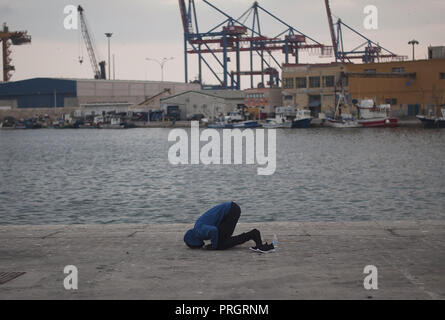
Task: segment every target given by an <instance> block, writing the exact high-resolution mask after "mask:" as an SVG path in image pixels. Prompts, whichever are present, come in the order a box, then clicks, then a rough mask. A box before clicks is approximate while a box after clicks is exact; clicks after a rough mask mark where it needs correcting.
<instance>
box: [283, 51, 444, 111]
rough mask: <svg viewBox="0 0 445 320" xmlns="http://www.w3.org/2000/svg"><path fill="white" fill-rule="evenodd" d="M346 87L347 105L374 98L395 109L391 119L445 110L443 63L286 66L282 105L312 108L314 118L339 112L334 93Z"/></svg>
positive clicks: (414, 62)
mask: <svg viewBox="0 0 445 320" xmlns="http://www.w3.org/2000/svg"><path fill="white" fill-rule="evenodd" d="M341 84H342V85H341ZM342 86H343V88H344V90H345V93H346V95H347V98H349V101H352V100H353V99H357V100H359V101H360V100H362V99H373V100H374V101H375V102H376V103H377V104H391V107H392V114H393V116H397V117H406V116H415V115H417V114H428V113H430V112H434V113H436V114H437V115H438V114H439V113H440V106H441V105H445V58H437V59H429V60H418V61H399V62H387V63H367V64H340V63H331V64H305V65H303V64H286V65H283V105H285V106H286V105H290V106H295V105H298V106H300V107H309V108H310V109H311V111H312V116H314V117H318V114H319V113H320V112H323V113H331V112H333V111H334V110H335V101H336V99H335V93H336V91H337V92H338V91H340V90H341V87H342ZM355 111H356V110H353V109H352V110H347V112H350V113H355Z"/></svg>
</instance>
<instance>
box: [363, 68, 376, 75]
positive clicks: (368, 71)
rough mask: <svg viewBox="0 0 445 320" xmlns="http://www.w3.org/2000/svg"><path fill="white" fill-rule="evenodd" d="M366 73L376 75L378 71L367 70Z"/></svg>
mask: <svg viewBox="0 0 445 320" xmlns="http://www.w3.org/2000/svg"><path fill="white" fill-rule="evenodd" d="M365 73H369V74H376V73H377V70H376V69H365Z"/></svg>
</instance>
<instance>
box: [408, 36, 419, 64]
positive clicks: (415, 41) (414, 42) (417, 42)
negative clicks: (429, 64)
mask: <svg viewBox="0 0 445 320" xmlns="http://www.w3.org/2000/svg"><path fill="white" fill-rule="evenodd" d="M408 44H410V45H412V46H413V61H414V60H415V55H414V53H415V49H414V48H415V46H416V45H419V41H417V40H411V41H410V42H408Z"/></svg>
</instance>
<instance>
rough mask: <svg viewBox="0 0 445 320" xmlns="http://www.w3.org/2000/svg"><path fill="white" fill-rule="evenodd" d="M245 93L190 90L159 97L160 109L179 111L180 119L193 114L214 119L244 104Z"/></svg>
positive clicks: (185, 118)
mask: <svg viewBox="0 0 445 320" xmlns="http://www.w3.org/2000/svg"><path fill="white" fill-rule="evenodd" d="M244 102H245V93H244V92H243V91H236V90H191V91H187V92H183V93H180V94H177V95H173V96H170V97H167V98H163V99H161V104H162V109H163V110H164V111H165V112H167V110H168V109H169V108H177V109H179V111H180V120H187V118H190V117H193V116H194V115H203V116H204V117H205V118H208V119H215V118H217V117H219V116H220V115H227V113H229V112H231V111H234V110H236V109H237V108H239V107H241V106H243V105H244Z"/></svg>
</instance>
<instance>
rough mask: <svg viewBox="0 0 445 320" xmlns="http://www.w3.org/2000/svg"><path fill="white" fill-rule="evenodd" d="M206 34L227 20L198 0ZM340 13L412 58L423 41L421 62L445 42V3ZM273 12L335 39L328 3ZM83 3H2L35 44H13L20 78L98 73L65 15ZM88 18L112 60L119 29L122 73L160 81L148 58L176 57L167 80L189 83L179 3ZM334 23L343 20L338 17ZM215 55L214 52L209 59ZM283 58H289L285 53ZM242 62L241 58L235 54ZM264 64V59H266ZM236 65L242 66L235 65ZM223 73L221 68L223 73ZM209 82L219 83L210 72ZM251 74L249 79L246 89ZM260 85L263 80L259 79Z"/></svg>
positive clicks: (240, 4)
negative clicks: (374, 18) (368, 17)
mask: <svg viewBox="0 0 445 320" xmlns="http://www.w3.org/2000/svg"><path fill="white" fill-rule="evenodd" d="M195 2H196V5H197V11H198V16H199V17H200V19H199V23H200V31H206V29H210V27H213V26H215V25H216V24H217V23H219V22H222V21H223V20H224V17H223V16H221V15H220V14H219V13H217V12H216V11H214V10H212V9H210V8H209V7H208V6H207V5H206V4H205V3H204V2H202V1H200V0H196V1H195ZM210 2H211V3H213V4H214V5H216V6H217V7H219V8H221V9H222V10H224V11H226V12H227V13H228V14H230V15H232V16H233V17H238V16H239V15H241V14H242V13H243V12H244V11H246V10H247V9H248V8H249V6H251V5H252V3H253V1H251V0H236V1H235V0H211V1H210ZM330 2H331V8H332V11H333V14H334V16H336V17H341V18H342V20H343V21H344V22H345V23H347V24H348V25H350V26H353V27H355V28H356V29H357V30H358V31H359V32H361V33H363V34H365V35H366V36H368V37H370V38H371V39H372V40H374V41H376V42H379V43H380V44H381V45H382V46H384V47H386V48H388V49H390V50H391V51H393V52H395V53H398V54H401V55H408V56H410V57H411V54H412V53H411V52H412V49H411V46H409V45H408V44H407V43H408V41H409V40H411V39H413V38H415V39H417V40H418V41H419V42H420V45H419V46H418V47H417V48H416V57H417V58H418V59H424V58H426V54H427V47H428V46H429V45H445V39H444V34H445V22H444V19H443V13H444V12H445V1H444V0H424V1H418V0H391V1H388V0H331V1H330ZM259 3H260V5H261V6H263V7H264V8H265V9H268V10H270V11H271V12H272V13H274V14H275V15H277V16H278V17H280V18H281V19H283V20H285V21H286V22H287V23H289V24H290V25H292V26H293V27H295V28H296V29H299V30H300V31H302V32H304V33H306V34H307V35H309V36H311V37H312V38H314V39H316V40H317V41H319V42H321V43H324V44H326V45H330V44H331V40H330V33H329V27H328V23H327V17H326V10H325V6H324V1H323V0H260V1H259ZM70 4H72V5H76V6H77V5H78V4H79V3H73V2H72V1H67V0H38V1H35V0H0V22H1V23H3V22H7V23H8V25H9V27H10V29H11V30H28V33H29V34H30V35H31V36H32V44H31V45H24V46H15V47H13V54H12V58H13V65H15V66H16V69H17V70H16V72H15V73H14V75H13V78H12V80H22V79H27V78H33V77H64V78H90V77H92V74H93V72H92V69H91V65H90V63H89V60H88V55H87V52H86V50H85V49H83V56H84V60H85V61H84V63H83V65H80V64H79V62H78V60H79V53H80V51H79V33H78V31H72V30H69V31H68V30H65V29H64V27H63V20H64V18H65V15H64V13H63V10H64V7H65V6H66V5H70ZM80 4H81V5H82V6H83V7H84V9H85V14H86V16H87V18H88V21H89V24H90V28H91V30H90V31H91V33H93V35H94V38H95V39H96V44H97V49H98V51H99V53H100V57H101V58H102V59H106V58H107V56H106V53H107V41H106V38H105V36H104V33H105V32H113V33H114V36H113V39H112V53H114V54H115V56H116V78H118V79H127V80H145V79H147V80H160V78H161V72H160V68H159V66H158V65H157V64H155V63H154V62H147V61H146V60H145V58H146V57H149V58H158V59H161V58H162V57H175V60H173V61H170V62H168V64H167V65H166V70H165V79H166V80H170V81H183V80H184V58H183V56H184V54H183V29H182V21H181V17H180V13H179V6H178V1H177V0H164V1H153V0H127V1H124V0H88V1H86V0H83V3H80ZM369 4H372V5H375V6H376V7H377V8H378V9H379V29H378V30H372V31H368V30H365V29H364V27H363V20H364V18H365V14H364V13H363V9H364V7H365V6H366V5H369ZM262 18H263V19H262V31H263V33H265V34H266V35H268V36H275V35H276V34H278V33H279V32H281V31H283V30H284V27H281V26H279V25H278V24H276V23H274V22H272V21H271V19H269V18H267V17H266V16H265V15H262ZM334 20H336V18H335V17H334ZM345 40H346V43H347V47H348V48H349V49H352V48H354V47H356V46H357V45H359V44H361V42H362V41H361V40H359V39H357V38H355V37H351V35H346V34H345ZM192 59H193V61H191V62H190V72H189V79H194V78H196V76H197V73H198V70H197V63H196V61H197V56H193V57H192ZM209 60H211V59H210V57H209ZM280 60H281V58H280ZM232 61H235V59H232ZM242 61H243V65H242V69H243V70H248V69H249V63H248V61H249V60H248V53H246V54H245V57H244V58H243V60H242ZM258 61H259V60H258ZM330 61H332V58H331V59H318V57H317V56H310V57H309V56H307V55H302V57H301V61H300V62H330ZM232 69H234V66H233V67H232ZM219 72H220V71H218V73H219ZM204 81H205V82H207V83H216V82H215V80H214V79H213V78H212V77H211V76H210V74H209V72H205V79H204ZM248 82H249V79H248V78H247V77H246V78H245V79H244V80H243V86H244V87H246V86H247V85H248ZM256 82H259V78H258V79H257V80H256Z"/></svg>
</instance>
